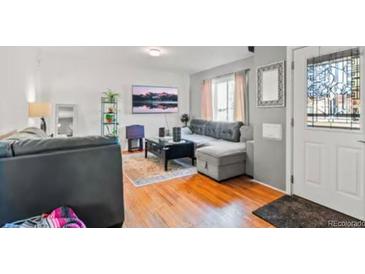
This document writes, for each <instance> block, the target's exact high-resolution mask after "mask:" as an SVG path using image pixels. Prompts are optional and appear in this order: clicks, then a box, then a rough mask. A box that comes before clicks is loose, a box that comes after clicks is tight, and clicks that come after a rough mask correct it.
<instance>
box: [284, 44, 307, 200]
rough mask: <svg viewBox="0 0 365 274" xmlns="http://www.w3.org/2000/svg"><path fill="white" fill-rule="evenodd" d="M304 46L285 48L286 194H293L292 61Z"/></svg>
mask: <svg viewBox="0 0 365 274" xmlns="http://www.w3.org/2000/svg"><path fill="white" fill-rule="evenodd" d="M302 48H304V47H303V46H292V47H287V48H286V60H287V66H286V130H285V132H286V144H285V146H286V148H285V151H286V155H285V159H286V161H285V173H286V176H285V177H286V179H285V180H286V187H285V192H286V193H287V194H288V195H292V194H293V188H292V183H291V177H292V175H293V164H294V163H293V153H294V150H293V134H294V128H293V127H292V119H293V111H294V77H293V73H294V70H293V69H292V62H293V60H294V52H295V51H296V50H298V49H302Z"/></svg>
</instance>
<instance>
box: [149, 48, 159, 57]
mask: <svg viewBox="0 0 365 274" xmlns="http://www.w3.org/2000/svg"><path fill="white" fill-rule="evenodd" d="M149 53H150V55H151V56H160V55H161V51H160V50H159V49H150V50H149Z"/></svg>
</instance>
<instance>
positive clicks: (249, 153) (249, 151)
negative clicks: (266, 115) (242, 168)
mask: <svg viewBox="0 0 365 274" xmlns="http://www.w3.org/2000/svg"><path fill="white" fill-rule="evenodd" d="M254 145H255V141H254V140H251V141H247V142H246V174H247V175H249V176H251V177H253V168H254V167H253V163H254V161H253V160H254V159H253V157H254V156H253V155H254Z"/></svg>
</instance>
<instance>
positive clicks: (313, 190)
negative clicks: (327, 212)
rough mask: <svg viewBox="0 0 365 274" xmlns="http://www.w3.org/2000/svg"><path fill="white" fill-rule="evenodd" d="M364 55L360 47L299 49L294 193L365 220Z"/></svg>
mask: <svg viewBox="0 0 365 274" xmlns="http://www.w3.org/2000/svg"><path fill="white" fill-rule="evenodd" d="M363 51H364V49H363V48H355V47H351V48H349V47H305V48H302V49H297V50H296V51H295V53H294V92H293V93H294V138H293V139H294V144H293V147H294V155H293V157H294V158H293V159H294V165H293V172H294V184H293V193H294V194H296V195H298V196H301V197H303V198H306V199H309V200H312V201H314V202H317V203H319V204H322V205H324V206H327V207H330V208H332V209H335V210H338V211H340V212H343V213H345V214H348V215H351V216H354V217H356V218H360V219H362V220H364V219H365V212H364V211H365V202H364V192H365V187H364V185H365V182H364V181H365V176H364V170H365V161H364V148H365V145H364V144H362V143H360V142H359V141H360V140H364V139H365V138H364V131H365V128H364V120H365V119H364V117H365V115H364V114H365V113H364V109H365V104H364V97H365V94H364V92H362V91H363V90H364V86H365V85H364V79H365V69H364V62H363V57H362V53H363ZM360 89H361V90H360Z"/></svg>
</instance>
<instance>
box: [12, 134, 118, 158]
mask: <svg viewBox="0 0 365 274" xmlns="http://www.w3.org/2000/svg"><path fill="white" fill-rule="evenodd" d="M112 144H119V140H118V138H116V137H102V136H88V137H71V138H43V139H26V140H20V141H15V142H13V144H12V147H13V152H14V156H21V155H28V154H38V153H44V152H52V151H59V150H67V149H78V148H85V147H93V146H103V145H112Z"/></svg>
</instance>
